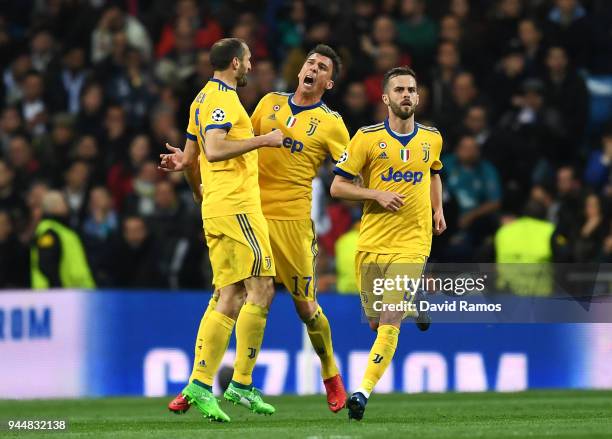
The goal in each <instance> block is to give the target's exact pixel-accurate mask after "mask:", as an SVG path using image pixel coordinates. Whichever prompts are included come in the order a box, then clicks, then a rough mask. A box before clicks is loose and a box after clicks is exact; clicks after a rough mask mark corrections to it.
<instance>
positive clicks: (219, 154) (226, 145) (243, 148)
mask: <svg viewBox="0 0 612 439" xmlns="http://www.w3.org/2000/svg"><path fill="white" fill-rule="evenodd" d="M225 136H227V132H226V131H225V130H223V129H218V128H215V129H212V130H208V131H206V144H205V146H204V154H205V155H206V159H207V160H208V161H209V162H211V163H214V162H220V161H222V160H229V159H232V158H234V157H238V156H239V155H242V154H244V153H247V152H249V151H252V150H254V149H258V148H262V147H264V146H270V147H274V148H279V147H280V146H281V145H282V142H283V133H282V132H281V130H274V131H271V132H269V133H268V134H264V135H263V136H255V137H251V138H250V139H244V140H227V139H226V138H225Z"/></svg>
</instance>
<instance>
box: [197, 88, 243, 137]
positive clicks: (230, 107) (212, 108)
mask: <svg viewBox="0 0 612 439" xmlns="http://www.w3.org/2000/svg"><path fill="white" fill-rule="evenodd" d="M215 98H216V99H210V100H209V101H207V102H206V107H205V108H204V106H203V107H202V108H201V110H200V111H201V113H200V123H201V124H202V125H203V126H204V132H206V131H208V130H212V129H216V128H220V129H224V130H226V131H229V130H230V129H231V128H232V127H233V126H234V124H236V122H237V121H238V119H239V118H240V114H241V111H240V110H241V108H240V107H241V105H242V104H241V103H240V100H239V99H238V95H237V94H235V93H234V94H233V95H228V94H225V93H222V94H217V95H216V96H215Z"/></svg>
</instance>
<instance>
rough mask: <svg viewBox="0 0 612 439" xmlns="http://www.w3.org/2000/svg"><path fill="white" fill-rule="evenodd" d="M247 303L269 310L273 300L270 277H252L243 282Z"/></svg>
mask: <svg viewBox="0 0 612 439" xmlns="http://www.w3.org/2000/svg"><path fill="white" fill-rule="evenodd" d="M245 285H246V287H247V297H248V300H249V302H251V303H253V304H255V305H259V306H263V307H265V308H269V307H270V305H271V304H272V299H273V298H274V283H273V282H272V278H271V277H252V278H250V279H248V280H245Z"/></svg>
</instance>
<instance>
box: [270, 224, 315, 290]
mask: <svg viewBox="0 0 612 439" xmlns="http://www.w3.org/2000/svg"><path fill="white" fill-rule="evenodd" d="M268 226H269V228H270V242H271V244H272V254H273V255H274V259H275V261H276V279H277V281H280V282H281V283H282V284H283V285H285V288H287V290H288V291H289V292H290V293H291V295H292V297H293V299H294V300H296V301H305V302H314V301H315V300H316V275H315V265H316V257H317V254H318V252H319V250H318V247H317V240H316V235H315V233H314V227H313V225H312V221H310V220H309V219H307V220H290V221H286V220H268Z"/></svg>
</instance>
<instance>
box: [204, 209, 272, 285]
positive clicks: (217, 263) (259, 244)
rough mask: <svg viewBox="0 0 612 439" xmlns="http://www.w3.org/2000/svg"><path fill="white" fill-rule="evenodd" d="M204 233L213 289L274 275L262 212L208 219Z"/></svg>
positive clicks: (266, 226)
mask: <svg viewBox="0 0 612 439" xmlns="http://www.w3.org/2000/svg"><path fill="white" fill-rule="evenodd" d="M204 232H205V236H206V243H207V245H208V248H209V255H210V262H211V265H212V269H213V283H214V285H215V287H216V288H223V287H225V286H227V285H231V284H234V283H237V282H240V281H243V280H245V279H248V278H250V277H259V276H274V275H275V266H274V258H273V257H272V249H271V246H270V239H269V236H268V225H267V224H266V220H265V219H264V217H263V215H262V214H238V215H227V216H222V217H216V218H207V219H205V220H204ZM247 292H248V291H247Z"/></svg>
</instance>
